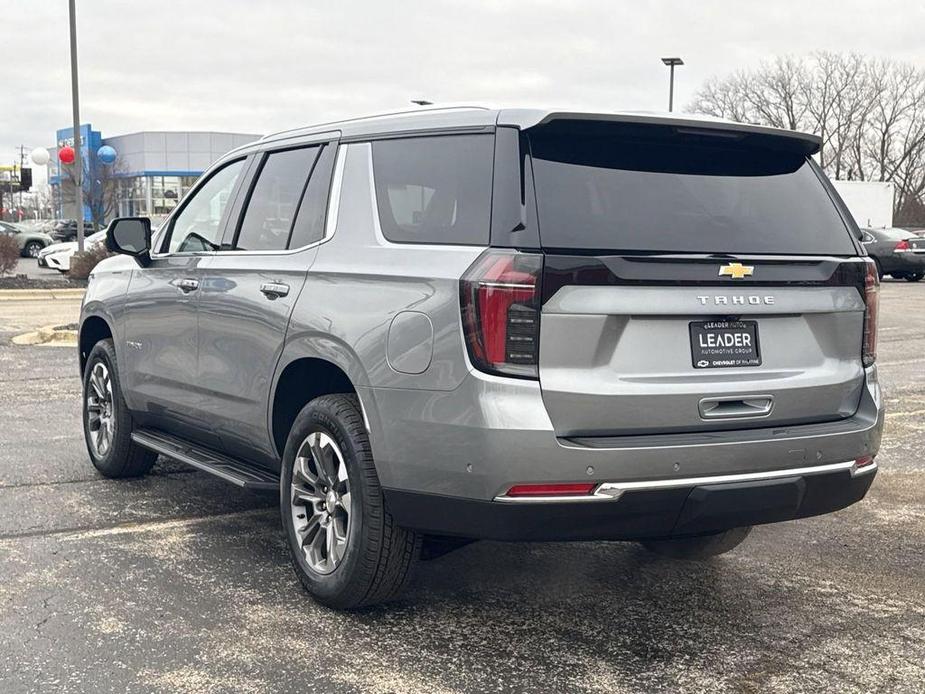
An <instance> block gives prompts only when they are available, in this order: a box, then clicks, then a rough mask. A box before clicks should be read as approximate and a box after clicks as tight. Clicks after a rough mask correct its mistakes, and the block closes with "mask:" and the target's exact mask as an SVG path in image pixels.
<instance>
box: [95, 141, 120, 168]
mask: <svg viewBox="0 0 925 694" xmlns="http://www.w3.org/2000/svg"><path fill="white" fill-rule="evenodd" d="M96 156H97V157H98V158H99V160H100V161H101V162H103V163H104V164H112V163H113V162H114V161H115V160H116V150H114V149H113V148H112V147H110V146H109V145H103V146H102V147H100V148H99V149H98V150H97V151H96Z"/></svg>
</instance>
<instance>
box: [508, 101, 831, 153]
mask: <svg viewBox="0 0 925 694" xmlns="http://www.w3.org/2000/svg"><path fill="white" fill-rule="evenodd" d="M575 121H593V122H596V123H607V122H610V123H622V124H627V125H651V126H660V127H661V128H664V129H670V130H673V131H674V132H676V133H678V134H680V135H694V136H697V135H700V136H703V137H717V138H729V139H743V140H745V139H748V140H751V141H753V142H755V143H756V144H757V143H758V142H759V141H761V142H762V143H763V144H765V145H766V146H769V147H773V148H780V149H785V150H790V151H794V150H796V151H799V152H800V153H802V154H804V155H807V156H809V155H812V154H815V153H816V152H818V151H819V148H820V147H821V146H822V139H821V138H819V137H818V136H816V135H811V134H809V133H803V132H798V131H796V130H783V129H781V128H769V127H766V126H762V125H749V124H746V123H735V122H733V121H726V120H721V119H713V118H701V117H684V116H675V115H672V114H666V115H661V114H655V113H583V112H578V111H542V110H533V109H508V110H503V111H501V112H500V113H499V114H498V125H508V126H516V127H518V128H520V129H521V130H528V129H531V128H541V127H543V126H550V125H553V124H556V125H559V124H562V125H564V124H565V122H575Z"/></svg>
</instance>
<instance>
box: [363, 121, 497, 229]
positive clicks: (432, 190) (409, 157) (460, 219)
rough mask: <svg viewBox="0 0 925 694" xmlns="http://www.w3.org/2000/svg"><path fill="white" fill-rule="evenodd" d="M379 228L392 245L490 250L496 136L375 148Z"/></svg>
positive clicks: (415, 140) (386, 144) (401, 141)
mask: <svg viewBox="0 0 925 694" xmlns="http://www.w3.org/2000/svg"><path fill="white" fill-rule="evenodd" d="M372 148H373V174H374V176H375V179H376V198H377V200H378V205H379V223H380V225H381V226H382V233H383V235H384V236H385V237H386V238H387V239H388V240H389V241H395V242H403V243H444V244H457V245H479V246H481V245H487V244H488V240H489V222H490V219H491V176H492V157H493V149H494V138H493V137H492V136H491V135H441V136H435V137H415V138H407V139H396V140H379V141H376V142H373V143H372Z"/></svg>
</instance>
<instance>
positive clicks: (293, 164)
mask: <svg viewBox="0 0 925 694" xmlns="http://www.w3.org/2000/svg"><path fill="white" fill-rule="evenodd" d="M320 149H321V147H318V146H315V147H302V148H300V149H290V150H286V151H282V152H272V153H270V154H268V155H266V157H265V158H264V160H263V164H262V165H261V167H260V172H259V173H258V174H257V181H256V183H254V186H253V188H252V189H251V193H250V196H249V197H248V200H247V208H246V209H245V211H244V216H243V217H242V219H241V224H240V226H239V227H238V235H237V240H236V242H235V250H242V251H278V250H283V249H284V248H287V247H288V245H289V235H290V232H291V231H292V228H293V222H294V221H295V218H296V213H297V212H298V210H299V203H300V202H302V199H303V197H304V195H305V193H306V186H307V184H308V180H309V175H310V174H311V171H312V167H313V166H314V164H315V160H316V159H317V157H318V152H319V150H320Z"/></svg>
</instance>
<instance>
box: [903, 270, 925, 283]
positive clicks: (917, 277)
mask: <svg viewBox="0 0 925 694" xmlns="http://www.w3.org/2000/svg"><path fill="white" fill-rule="evenodd" d="M923 277H925V273H922V272H913V273H910V274H908V275H906V276H905V277H903V279H904V280H906V282H920V281H921V280H922V278H923Z"/></svg>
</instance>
